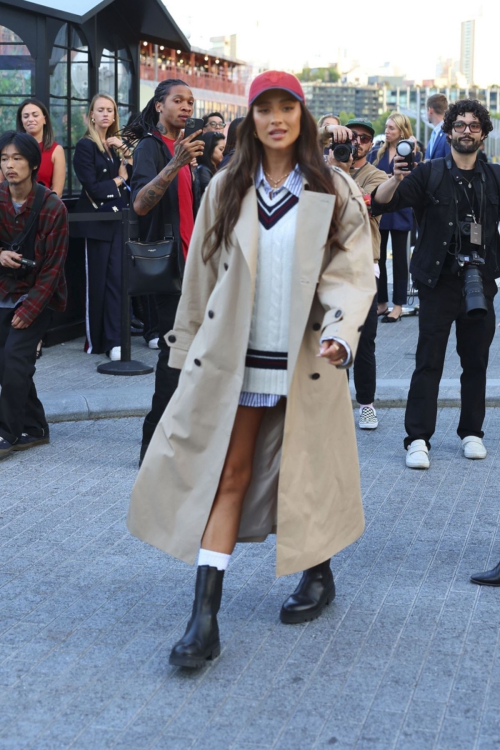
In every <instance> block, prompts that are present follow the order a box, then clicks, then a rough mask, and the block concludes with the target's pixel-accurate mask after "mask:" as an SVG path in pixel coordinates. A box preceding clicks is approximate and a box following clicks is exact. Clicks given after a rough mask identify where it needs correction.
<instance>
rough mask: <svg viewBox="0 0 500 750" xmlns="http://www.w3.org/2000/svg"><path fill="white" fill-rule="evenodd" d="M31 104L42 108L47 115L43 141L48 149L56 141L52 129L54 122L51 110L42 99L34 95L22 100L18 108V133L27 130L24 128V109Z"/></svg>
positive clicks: (43, 113)
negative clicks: (51, 118) (51, 117)
mask: <svg viewBox="0 0 500 750" xmlns="http://www.w3.org/2000/svg"><path fill="white" fill-rule="evenodd" d="M29 105H34V106H35V107H38V109H39V110H41V113H42V115H43V116H44V117H45V125H44V126H43V135H42V143H43V147H44V149H45V150H46V151H47V149H49V148H51V147H52V144H53V143H54V131H53V130H52V122H51V120H50V114H49V110H48V109H47V107H46V106H45V104H44V103H43V102H41V101H40V99H35V98H34V97H30V98H29V99H25V100H24V102H21V104H20V105H19V107H18V108H17V115H16V130H17V132H18V133H25V132H26V131H25V129H24V125H23V109H24V108H25V107H28V106H29Z"/></svg>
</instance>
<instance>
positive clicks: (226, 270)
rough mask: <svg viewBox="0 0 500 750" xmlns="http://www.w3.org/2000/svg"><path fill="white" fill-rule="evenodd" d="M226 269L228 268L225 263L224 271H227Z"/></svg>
mask: <svg viewBox="0 0 500 750" xmlns="http://www.w3.org/2000/svg"><path fill="white" fill-rule="evenodd" d="M228 268H229V266H228V265H227V263H224V271H227V269H228Z"/></svg>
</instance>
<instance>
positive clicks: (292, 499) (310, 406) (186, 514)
mask: <svg viewBox="0 0 500 750" xmlns="http://www.w3.org/2000/svg"><path fill="white" fill-rule="evenodd" d="M222 177H223V174H221V175H220V176H217V177H215V178H214V179H213V180H212V182H211V183H210V185H209V187H208V189H207V192H206V194H205V197H204V199H203V202H202V205H201V208H200V212H199V214H198V217H197V219H196V225H195V229H194V234H193V238H192V240H191V245H190V249H189V254H188V260H187V265H186V271H185V277H184V282H183V293H182V297H181V300H180V303H179V308H178V312H177V317H176V320H175V326H174V329H173V331H170V332H169V333H168V334H167V336H166V340H167V343H168V344H169V345H170V347H171V351H170V360H169V361H170V365H171V366H172V367H175V368H179V369H180V368H182V372H181V375H180V379H179V386H178V388H177V391H176V392H175V394H174V396H173V397H172V399H171V401H170V403H169V405H168V407H167V409H166V410H165V413H164V415H163V417H162V419H161V421H160V423H159V425H158V427H157V429H156V432H155V434H154V436H153V439H152V442H151V444H150V447H149V449H148V451H147V454H146V457H145V459H144V462H143V464H142V468H141V470H140V472H139V476H138V478H137V481H136V483H135V486H134V489H133V494H132V501H131V505H130V510H129V515H128V528H129V529H130V531H131V533H132V534H134V535H135V536H137V537H138V538H139V539H142V540H143V541H145V542H148V543H149V544H152V545H153V546H155V547H159V548H160V549H162V550H164V551H165V552H167V553H169V554H170V555H173V556H175V557H178V558H180V559H181V560H184V561H185V562H188V563H194V562H195V559H196V555H197V552H198V548H199V546H200V541H201V538H202V536H203V532H204V530H205V526H206V523H207V520H208V517H209V515H210V511H211V508H212V503H213V500H214V497H215V495H216V492H217V487H218V484H219V479H220V475H221V472H222V468H223V466H224V461H225V457H226V453H227V449H228V445H229V439H230V436H231V430H232V427H233V423H234V418H235V414H236V410H237V408H238V400H239V396H240V392H241V387H242V382H243V374H244V366H245V354H246V349H247V343H248V338H249V333H250V322H251V314H252V307H253V298H254V288H255V274H256V267H257V253H258V236H259V221H258V215H257V199H256V191H255V188H254V187H252V188H250V189H249V190H248V192H247V194H246V196H245V198H244V200H243V203H242V206H241V212H240V217H239V219H238V222H237V224H236V226H235V229H234V233H233V237H232V245H230V246H229V247H226V246H221V247H220V248H219V249H218V251H217V252H216V254H215V255H213V256H212V258H211V259H210V260H209V261H208V263H207V264H205V263H203V260H202V249H203V242H204V236H205V233H206V231H207V229H208V228H209V227H210V226H211V225H212V223H213V221H214V217H215V213H216V192H217V184H218V182H219V180H220V179H221V178H222ZM333 180H334V184H335V189H336V193H337V196H336V197H335V196H332V195H327V194H322V193H315V192H312V191H310V190H307V189H306V188H307V185H306V183H305V184H304V189H303V190H302V194H301V197H300V200H299V203H298V214H297V231H296V244H295V248H294V257H293V281H292V306H291V310H290V334H289V347H288V398H287V399H286V400H284V399H282V400H281V401H280V403H279V404H278V405H277V406H276V407H274V408H272V409H268V410H267V412H266V415H265V417H264V420H263V423H262V427H261V430H260V434H259V437H258V440H257V448H256V454H255V460H254V467H253V479H252V483H251V486H250V488H249V490H248V492H247V495H246V497H245V502H244V508H243V515H242V520H241V526H240V532H239V538H240V541H262V540H263V539H265V537H266V536H267V535H268V534H269V533H272V532H276V534H277V565H276V571H277V575H285V574H289V573H295V572H298V571H301V570H304V569H306V568H309V567H312V566H313V565H316V564H318V563H320V562H323V561H324V560H326V559H327V558H329V557H331V556H332V555H334V554H335V553H337V552H339V551H340V550H341V549H343V548H344V547H346V546H348V545H349V544H352V542H354V541H355V540H356V539H357V538H358V537H359V536H360V535H361V534H362V533H363V530H364V515H363V506H362V502H361V491H360V481H359V466H358V456H357V447H356V438H355V432H354V419H353V413H352V406H351V400H350V395H349V388H348V381H347V375H346V373H345V372H344V371H343V370H342V369H337V368H335V367H332V366H331V365H329V364H328V363H327V361H326V360H324V359H318V358H317V356H316V355H317V354H318V350H319V340H320V337H321V335H322V334H326V335H327V336H329V337H338V338H341V339H343V340H344V341H346V342H347V344H348V345H349V346H350V348H351V351H352V353H353V355H354V354H355V352H356V348H357V344H358V340H359V335H360V331H361V329H362V327H363V323H364V321H365V318H366V316H367V313H368V310H369V308H370V305H371V303H372V300H373V295H374V294H375V278H374V275H373V259H372V244H371V235H370V226H369V221H368V216H367V212H366V208H365V205H364V202H363V199H362V197H361V193H360V191H359V189H358V187H357V186H356V185H355V183H354V182H353V181H352V180H351V178H350V177H348V176H347V175H345V174H344V173H343V172H341V171H340V170H338V171H334V173H333ZM335 200H338V201H339V202H340V214H339V217H340V228H339V232H338V239H339V243H340V244H341V245H342V246H343V248H344V250H342V249H334V250H333V251H326V250H325V242H326V238H327V235H328V229H329V226H330V221H331V217H332V211H333V207H334V203H335Z"/></svg>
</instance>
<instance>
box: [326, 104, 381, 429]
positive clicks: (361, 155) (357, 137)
mask: <svg viewBox="0 0 500 750" xmlns="http://www.w3.org/2000/svg"><path fill="white" fill-rule="evenodd" d="M328 131H329V132H330V133H331V154H330V156H329V158H328V163H329V164H330V165H331V166H334V167H339V168H340V169H342V170H343V171H344V172H347V174H349V175H350V176H351V177H352V179H353V180H354V182H355V183H356V184H357V185H358V187H359V189H360V190H361V193H362V195H363V198H364V200H365V203H366V207H367V209H368V214H369V216H370V231H371V236H372V249H373V265H374V272H375V278H376V280H377V284H378V279H379V277H380V269H379V265H378V261H379V258H380V229H379V224H380V217H379V216H372V215H371V211H370V206H371V193H372V192H373V190H375V188H376V187H377V186H378V185H380V184H381V183H382V182H385V181H386V180H387V175H386V173H385V172H384V171H382V170H381V169H377V167H374V166H373V165H372V164H370V163H369V162H368V161H367V158H366V157H367V155H368V154H369V153H370V150H371V148H372V146H373V136H374V135H375V130H374V128H373V125H372V123H371V122H370V120H365V119H363V118H354V119H352V120H349V122H348V123H347V125H346V127H343V126H342V125H330V126H329V127H328ZM377 322H378V316H377V295H376V294H375V297H374V298H373V303H372V306H371V308H370V311H369V313H368V316H367V318H366V320H365V324H364V326H363V330H362V332H361V337H360V339H359V344H358V351H357V352H356V357H355V360H354V367H353V370H354V386H355V388H356V401H357V402H358V404H359V427H360V428H361V429H362V430H374V429H375V428H377V427H378V419H377V412H376V411H375V408H374V406H373V402H374V400H375V388H376V376H377V369H376V360H375V338H376V336H377Z"/></svg>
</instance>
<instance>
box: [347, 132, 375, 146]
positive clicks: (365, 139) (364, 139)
mask: <svg viewBox="0 0 500 750" xmlns="http://www.w3.org/2000/svg"><path fill="white" fill-rule="evenodd" d="M351 133H352V137H353V139H354V140H355V141H359V142H360V143H370V141H373V138H372V137H371V135H365V133H356V131H355V130H351Z"/></svg>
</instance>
